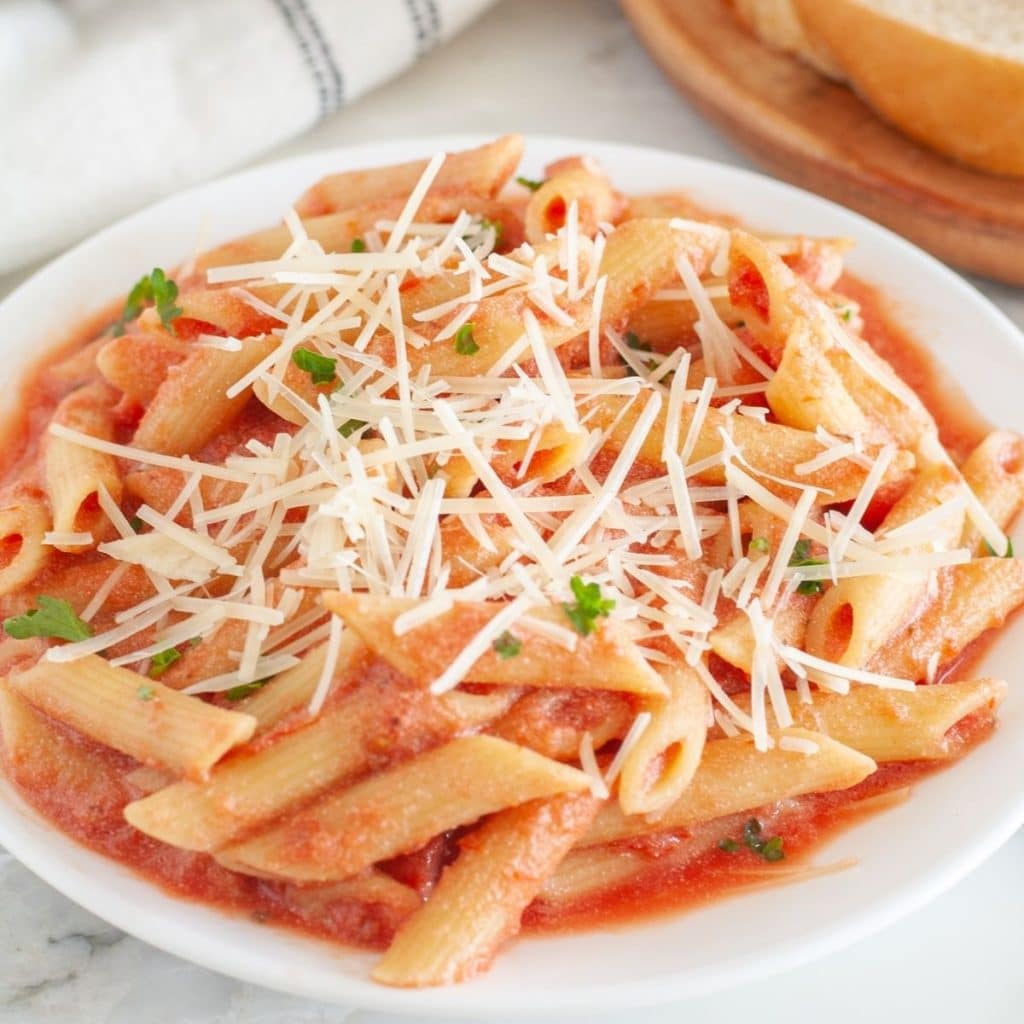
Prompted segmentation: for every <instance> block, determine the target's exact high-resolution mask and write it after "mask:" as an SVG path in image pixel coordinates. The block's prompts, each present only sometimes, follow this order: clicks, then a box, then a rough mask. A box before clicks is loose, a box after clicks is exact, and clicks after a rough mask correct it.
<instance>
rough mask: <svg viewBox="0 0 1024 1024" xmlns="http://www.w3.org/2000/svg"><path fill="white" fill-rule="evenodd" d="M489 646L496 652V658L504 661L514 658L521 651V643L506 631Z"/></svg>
mask: <svg viewBox="0 0 1024 1024" xmlns="http://www.w3.org/2000/svg"><path fill="white" fill-rule="evenodd" d="M491 646H492V647H493V648H494V649H495V651H497V653H498V657H499V658H501V660H502V661H505V660H506V659H507V658H514V657H515V656H516V655H517V654H518V653H519V652H520V651H521V650H522V649H523V641H522V640H520V639H519V637H517V636H515V635H514V634H512V633H510V632H509V631H508V630H507V629H506V630H505V632H504V633H502V634H501V636H499V637H498V638H497V639H496V640H495V641H494V643H493V644H491Z"/></svg>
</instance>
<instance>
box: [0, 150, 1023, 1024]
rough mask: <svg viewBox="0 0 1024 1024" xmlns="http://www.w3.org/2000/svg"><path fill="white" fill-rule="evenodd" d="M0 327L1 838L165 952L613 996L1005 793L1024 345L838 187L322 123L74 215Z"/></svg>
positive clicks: (308, 972) (774, 920) (891, 899)
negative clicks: (292, 148)
mask: <svg viewBox="0 0 1024 1024" xmlns="http://www.w3.org/2000/svg"><path fill="white" fill-rule="evenodd" d="M275 217H277V218H278V220H277V223H276V224H271V225H270V226H267V224H268V221H273V219H274V218H275ZM200 231H201V233H202V239H203V240H202V241H201V242H199V243H197V241H196V239H197V234H199V232H200ZM0 350H2V352H3V355H4V358H5V359H6V361H7V365H8V376H7V380H8V382H9V386H8V388H6V389H5V391H4V395H3V401H4V403H5V413H6V417H7V420H6V422H7V426H6V430H7V435H6V436H7V438H8V444H7V445H6V446H5V450H4V458H3V469H2V472H3V477H2V485H0V618H2V620H3V630H4V635H3V638H2V640H0V662H2V668H0V672H2V681H0V764H2V769H3V771H2V775H0V843H3V844H4V845H5V846H6V847H8V848H9V849H10V851H11V852H12V853H13V854H14V855H15V856H17V857H18V858H19V859H21V860H22V861H23V862H24V863H25V864H26V865H27V866H28V867H29V868H31V869H32V870H34V871H36V872H37V873H38V874H39V875H40V876H41V877H43V878H44V879H46V880H47V881H48V882H50V883H51V884H53V885H54V886H56V887H57V888H58V889H60V890H61V891H63V892H64V893H66V894H67V895H68V896H70V897H71V898H72V899H74V900H76V901H77V902H79V903H81V904H82V905H83V906H85V907H87V908H88V909H90V910H92V911H93V912H95V913H97V914H99V915H101V916H103V917H105V918H106V919H108V920H110V921H111V922H112V923H114V924H115V925H117V926H119V927H121V928H123V929H125V930H127V931H129V932H131V933H132V934H135V935H137V936H138V937H140V938H142V939H144V940H146V941H148V942H151V943H153V944H154V945H157V946H160V947H162V948H164V949H167V950H168V951H170V952H173V953H175V954H177V955H179V956H182V957H185V958H187V959H190V960H194V961H196V962H198V963H201V964H203V965H205V966H208V967H211V968H213V969H216V970H219V971H222V972H224V973H227V974H231V975H234V976H236V977H239V978H242V979H246V980H250V981H254V982H257V983H260V984H264V985H269V986H272V987H276V988H279V989H282V990H286V991H292V992H296V993H299V994H302V995H305V996H310V997H315V998H321V999H328V1000H332V1001H335V1002H341V1003H348V1004H350V1005H358V1006H364V1007H377V1008H387V1009H393V1010H404V1011H409V1012H417V1013H445V1014H449V1015H472V1014H478V1013H482V1012H488V1011H490V1012H500V1013H504V1014H509V1013H518V1014H522V1015H530V1014H537V1013H545V1012H552V1011H555V1010H560V1009H561V1010H577V1011H584V1010H595V1011H596V1010H609V1009H614V1008H617V1007H622V1008H633V1007H637V1006H641V1005H647V1004H653V1003H658V1002H664V1001H668V1000H671V999H677V998H682V997H685V996H687V995H692V994H696V993H700V992H708V991H711V990H713V989H715V988H721V987H724V986H727V985H732V984H736V983H738V982H740V981H742V980H745V979H748V978H751V977H754V976H757V975H763V974H765V973H768V972H770V971H775V970H780V969H783V968H785V967H787V966H791V965H794V964H796V963H799V962H801V961H804V960H807V959H810V958H812V957H814V956H819V955H822V954H823V953H825V952H828V951H830V950H834V949H838V948H840V947H842V946H843V945H845V944H847V943H849V942H851V941H853V940H855V939H857V938H861V937H865V936H867V935H869V934H870V933H871V932H872V931H874V930H877V929H878V928H880V927H882V926H883V925H884V924H885V923H886V922H888V921H891V920H893V919H894V918H895V917H897V916H899V915H901V914H904V913H907V912H908V911H910V910H911V909H913V908H914V907H916V906H918V905H920V904H921V903H922V902H924V901H925V900H927V899H928V898H930V897H932V896H934V895H935V894H937V893H938V892H939V891H941V890H942V889H943V888H945V887H947V886H948V885H951V884H952V883H953V882H955V881H956V880H957V879H958V878H959V877H961V876H962V875H963V874H964V873H965V872H967V871H968V870H970V869H971V868H972V867H973V866H975V865H976V864H977V863H979V862H980V860H981V859H982V858H984V857H985V856H986V855H987V854H989V853H991V852H992V851H993V850H994V849H995V848H996V847H997V846H998V845H999V844H1000V843H1001V842H1002V841H1003V840H1005V839H1006V838H1007V837H1008V836H1009V835H1010V834H1011V833H1012V832H1013V830H1014V829H1015V828H1017V827H1018V826H1019V825H1020V824H1021V822H1022V821H1024V794H1022V793H1021V791H1020V787H1019V785H1018V783H1017V781H1016V780H1018V779H1019V778H1020V773H1021V769H1022V768H1024V697H1022V695H1021V692H1020V689H1019V687H1018V688H1017V692H1016V693H1015V692H1014V687H1013V685H1012V680H1013V679H1014V675H1015V672H1014V668H1015V666H1016V664H1018V663H1019V660H1020V655H1021V653H1022V648H1024V640H1022V639H1021V637H1020V632H1019V628H1015V627H1014V626H1013V625H1012V623H1011V624H1010V625H1009V626H1008V627H1006V628H1002V627H1004V623H1005V621H1006V620H1007V619H1008V617H1009V616H1010V615H1011V614H1012V613H1013V611H1014V610H1015V609H1016V608H1017V607H1018V605H1020V604H1021V603H1022V602H1024V565H1022V563H1021V562H1019V561H1018V560H1017V559H1016V558H1015V557H1014V553H1013V544H1012V541H1011V538H1010V531H1011V529H1012V524H1013V521H1014V518H1015V517H1016V515H1017V512H1018V510H1019V508H1020V505H1021V503H1022V501H1024V438H1022V437H1021V436H1019V435H1018V434H1016V433H1014V432H1013V431H1014V430H1024V414H1022V412H1021V409H1020V404H1019V400H1018V396H1017V393H1016V387H1015V383H1014V382H1015V380H1016V379H1019V374H1020V370H1021V366H1022V354H1024V347H1022V339H1021V338H1020V336H1019V334H1018V333H1017V331H1016V330H1015V328H1014V327H1013V326H1012V325H1011V324H1010V323H1009V321H1007V320H1006V319H1005V318H1004V317H1002V315H1001V314H999V313H998V312H997V311H996V310H995V309H994V308H993V307H992V306H991V305H989V304H988V303H987V302H986V301H985V300H984V299H983V298H982V297H981V296H979V295H978V294H977V293H976V292H975V291H974V290H973V289H971V288H970V286H968V285H967V284H966V283H965V282H963V281H962V280H961V279H960V278H958V277H956V276H955V275H954V274H952V273H951V272H950V271H948V270H947V269H945V268H944V267H942V266H941V265H940V264H938V263H937V262H936V261H934V260H932V259H931V258H930V257H927V256H925V255H924V254H922V253H921V252H920V251H918V250H917V249H915V248H914V247H912V246H910V245H909V244H907V243H906V242H903V241H902V240H900V239H898V238H897V237H895V236H894V235H892V234H890V233H888V232H886V231H885V230H883V229H881V228H879V227H877V226H876V225H874V224H872V223H870V222H869V221H866V220H864V219H863V218H860V217H858V216H856V215H853V214H851V213H849V212H848V211H845V210H843V209H842V208H840V207H837V206H835V205H832V204H830V203H827V202H824V201H822V200H820V199H818V198H815V197H813V196H810V195H808V194H806V193H803V192H800V191H799V190H796V189H794V188H791V187H789V186H785V185H781V184H779V183H777V182H773V181H771V180H769V179H766V178H764V177H761V176H758V175H755V174H750V173H747V172H744V171H741V170H737V169H734V168H728V167H723V166H719V165H715V164H711V163H708V162H705V161H700V160H695V159H691V158H687V157H683V156H679V155H675V154H669V153H665V152H659V151H655V150H643V149H637V148H632V147H625V146H616V145H609V144H600V143H589V142H584V141H581V140H573V139H544V138H541V139H533V140H530V142H529V144H528V145H527V144H525V143H524V140H523V139H522V138H521V137H519V136H515V135H509V136H503V137H501V138H498V139H487V140H484V139H469V138H458V139H441V140H412V141H406V142H396V143H388V144H380V145H374V146H364V147H356V148H351V149H346V150H340V151H337V152H331V153H322V154H316V155H314V156H310V157H304V158H301V159H297V160H291V161H287V162H284V163H280V164H276V165H271V166H268V167H264V168H259V169H256V170H254V171H250V172H247V173H244V174H241V175H238V176H235V177H233V178H230V179H227V180H224V181H222V182H217V183H214V184H211V185H207V186H204V187H201V188H199V189H196V190H193V191H191V192H189V193H186V194H183V195H181V196H178V197H175V198H172V199H170V200H167V201H165V202H162V203H159V204H157V205H156V206H154V207H151V208H150V209H148V210H146V211H144V212H142V213H140V214H137V215H136V216H133V217H131V218H128V219H127V220H125V221H123V222H121V223H120V224H118V225H115V226H114V227H112V228H110V229H108V230H107V231H105V232H103V233H102V234H100V235H98V236H97V237H95V238H94V239H92V240H90V241H88V242H86V243H83V244H82V245H81V246H79V247H78V248H76V249H75V250H73V251H71V252H70V253H68V254H66V255H65V256H63V257H62V258H60V259H59V260H57V261H56V262H55V263H53V264H52V265H51V266H49V267H48V268H46V269H45V270H43V271H42V272H40V273H39V274H37V275H36V276H35V277H34V278H33V279H32V280H30V281H29V282H28V283H26V284H25V285H23V286H22V287H21V288H20V289H19V290H18V291H17V292H16V293H15V294H13V295H12V296H11V297H10V298H9V299H8V300H7V301H6V302H5V303H4V304H3V306H2V307H0ZM994 371H996V372H994ZM18 381H20V384H16V383H14V382H18ZM972 401H973V403H974V405H972V404H971V402H972ZM979 410H981V411H979ZM1008 684H1009V685H1008ZM940 769H942V770H940ZM947 769H948V770H947Z"/></svg>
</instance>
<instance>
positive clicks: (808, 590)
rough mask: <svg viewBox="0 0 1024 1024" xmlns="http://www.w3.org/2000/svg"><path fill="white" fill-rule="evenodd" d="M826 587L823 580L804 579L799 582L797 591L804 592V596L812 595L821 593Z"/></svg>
mask: <svg viewBox="0 0 1024 1024" xmlns="http://www.w3.org/2000/svg"><path fill="white" fill-rule="evenodd" d="M824 589H825V584H824V583H823V582H822V581H821V580H804V581H803V582H802V583H798V584H797V588H796V592H797V593H798V594H803V595H804V597H810V596H812V595H813V594H820V593H821V592H822V591H823V590H824Z"/></svg>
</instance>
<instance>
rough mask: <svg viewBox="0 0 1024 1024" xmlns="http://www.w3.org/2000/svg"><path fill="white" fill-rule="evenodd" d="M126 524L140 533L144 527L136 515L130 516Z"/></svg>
mask: <svg viewBox="0 0 1024 1024" xmlns="http://www.w3.org/2000/svg"><path fill="white" fill-rule="evenodd" d="M128 525H129V526H130V527H131V528H132V529H133V530H134V531H135V532H136V533H142V531H143V530H144V529H145V528H146V524H145V523H144V522H143V521H142V520H141V519H140V518H139V517H138V516H132V517H131V519H129V520H128Z"/></svg>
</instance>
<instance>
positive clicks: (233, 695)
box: [224, 678, 270, 700]
mask: <svg viewBox="0 0 1024 1024" xmlns="http://www.w3.org/2000/svg"><path fill="white" fill-rule="evenodd" d="M269 682H270V679H269V678H267V679H254V680H253V681H252V682H251V683H239V684H238V686H232V687H231V689H230V690H227V691H226V692H225V694H224V696H225V697H227V699H228V700H244V699H245V698H246V697H248V696H249V695H250V694H253V693H255V692H256V691H257V690H261V689H262V688H263V687H264V686H266V685H267V683H269Z"/></svg>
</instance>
